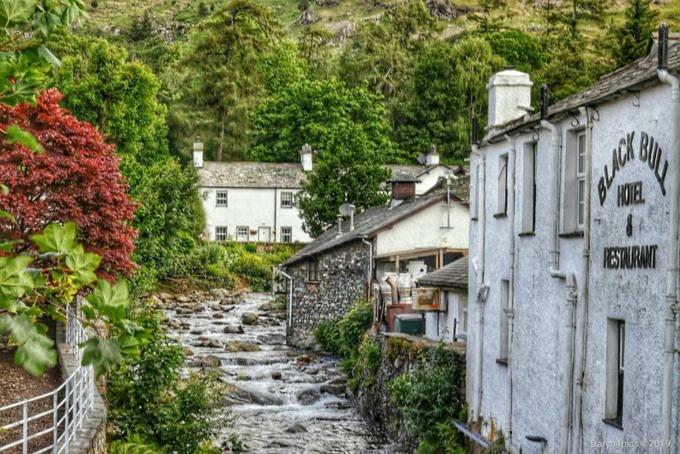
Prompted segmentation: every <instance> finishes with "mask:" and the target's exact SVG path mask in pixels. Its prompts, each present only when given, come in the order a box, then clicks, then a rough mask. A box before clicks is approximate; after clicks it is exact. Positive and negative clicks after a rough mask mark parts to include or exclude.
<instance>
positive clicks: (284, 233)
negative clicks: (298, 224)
mask: <svg viewBox="0 0 680 454" xmlns="http://www.w3.org/2000/svg"><path fill="white" fill-rule="evenodd" d="M281 242H282V243H292V242H293V227H281Z"/></svg>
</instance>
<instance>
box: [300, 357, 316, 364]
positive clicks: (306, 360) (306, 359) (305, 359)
mask: <svg viewBox="0 0 680 454" xmlns="http://www.w3.org/2000/svg"><path fill="white" fill-rule="evenodd" d="M312 361H314V359H313V358H312V357H311V356H309V355H300V356H298V357H297V363H298V364H309V363H311V362H312Z"/></svg>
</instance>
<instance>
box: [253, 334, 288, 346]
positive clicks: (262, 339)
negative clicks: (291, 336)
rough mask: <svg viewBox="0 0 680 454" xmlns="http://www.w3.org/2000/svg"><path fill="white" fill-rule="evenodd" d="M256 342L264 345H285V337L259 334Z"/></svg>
mask: <svg viewBox="0 0 680 454" xmlns="http://www.w3.org/2000/svg"><path fill="white" fill-rule="evenodd" d="M257 341H258V342H259V343H261V344H265V345H285V344H286V336H284V335H283V334H279V333H271V334H260V335H259V336H257Z"/></svg>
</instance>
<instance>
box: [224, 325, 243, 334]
mask: <svg viewBox="0 0 680 454" xmlns="http://www.w3.org/2000/svg"><path fill="white" fill-rule="evenodd" d="M222 332H223V333H225V334H243V326H241V325H226V326H225V327H224V329H223V330H222Z"/></svg>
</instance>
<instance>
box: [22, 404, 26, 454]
mask: <svg viewBox="0 0 680 454" xmlns="http://www.w3.org/2000/svg"><path fill="white" fill-rule="evenodd" d="M21 408H22V410H23V418H24V419H23V424H22V427H21V435H22V437H23V440H24V443H23V449H22V451H23V453H24V454H28V401H26V402H24V404H23V405H22V406H21Z"/></svg>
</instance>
